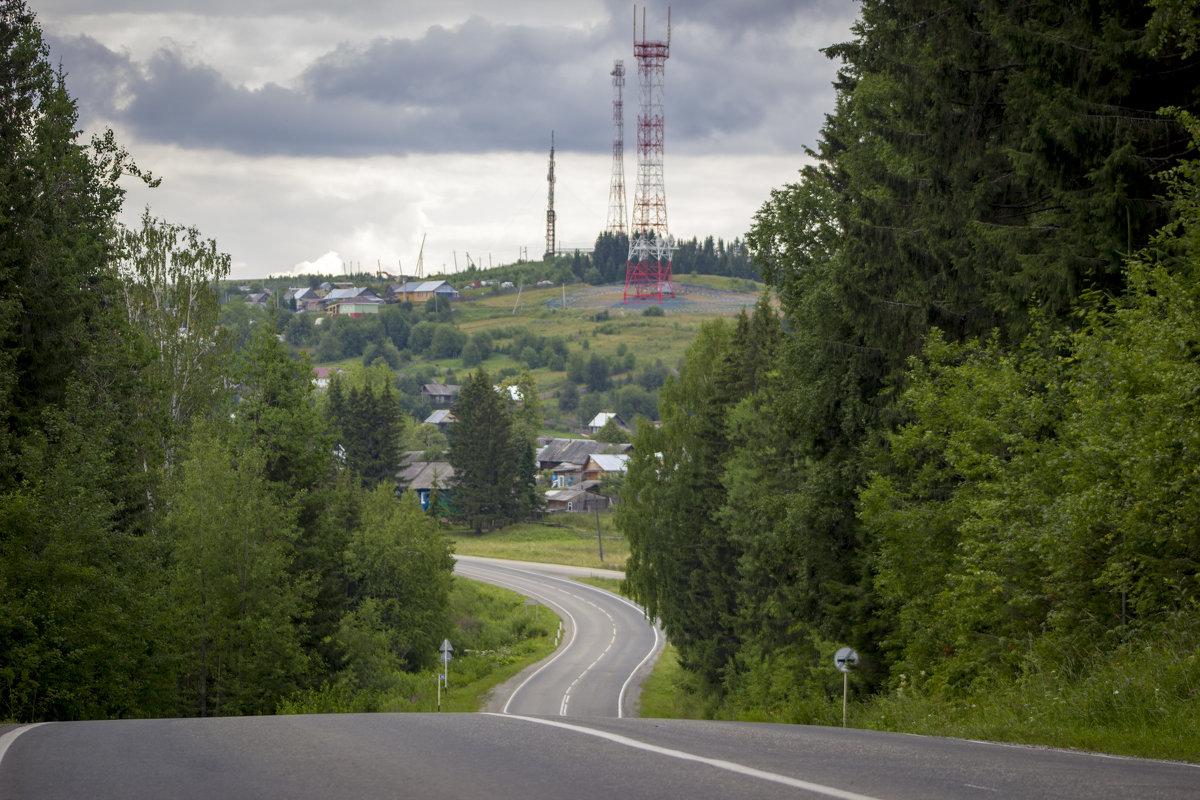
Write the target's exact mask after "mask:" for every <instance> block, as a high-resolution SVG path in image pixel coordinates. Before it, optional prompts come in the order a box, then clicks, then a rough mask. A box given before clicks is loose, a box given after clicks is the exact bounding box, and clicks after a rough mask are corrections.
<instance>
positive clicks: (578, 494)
mask: <svg viewBox="0 0 1200 800" xmlns="http://www.w3.org/2000/svg"><path fill="white" fill-rule="evenodd" d="M599 486H600V482H599V481H584V482H583V483H578V484H576V485H574V486H568V487H567V488H565V489H552V490H551V491H548V492H546V513H548V514H555V513H568V514H582V513H584V512H587V511H604V510H605V509H607V508H608V506H609V500H608V498H607V497H605V496H604V495H602V494H600V493H599Z"/></svg>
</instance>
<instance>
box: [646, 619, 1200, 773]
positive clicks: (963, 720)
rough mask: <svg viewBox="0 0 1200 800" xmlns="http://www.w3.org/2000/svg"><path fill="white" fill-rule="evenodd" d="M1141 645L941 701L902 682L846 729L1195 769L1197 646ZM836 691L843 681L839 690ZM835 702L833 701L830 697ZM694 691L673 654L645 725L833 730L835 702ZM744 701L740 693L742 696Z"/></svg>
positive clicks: (854, 711)
mask: <svg viewBox="0 0 1200 800" xmlns="http://www.w3.org/2000/svg"><path fill="white" fill-rule="evenodd" d="M1179 638H1180V641H1175V642H1165V641H1155V642H1151V643H1146V642H1140V643H1136V644H1129V645H1126V646H1123V647H1118V648H1116V649H1115V650H1110V651H1100V650H1095V651H1093V652H1091V653H1089V654H1085V655H1084V656H1083V657H1081V658H1079V659H1077V660H1076V661H1075V664H1074V667H1073V668H1072V669H1071V670H1069V671H1068V670H1064V669H1063V668H1061V667H1053V666H1049V665H1040V664H1037V663H1031V664H1029V665H1028V666H1027V668H1026V671H1025V673H1024V674H1023V675H1021V676H1020V677H1018V678H1017V679H1016V680H1010V681H1000V680H996V681H993V682H991V683H990V684H989V685H986V686H984V685H980V686H979V687H978V688H977V689H976V690H975V691H973V692H970V693H967V694H964V695H961V696H957V697H947V696H944V695H940V694H932V693H927V692H924V691H922V690H921V689H920V688H918V687H914V686H913V685H912V684H911V683H910V682H908V681H907V680H906V679H904V678H901V680H900V682H899V686H897V687H896V688H894V689H892V690H891V691H889V692H884V693H880V694H877V695H873V696H871V697H867V698H862V699H859V700H855V699H854V695H853V691H852V692H851V702H850V706H849V710H848V724H849V726H850V727H853V728H866V729H872V730H883V731H895V732H900V733H915V734H923V735H927V736H950V737H957V738H965V739H982V740H987V741H994V742H1011V743H1019V744H1028V745H1040V746H1045V747H1061V748H1068V749H1075V750H1085V751H1090V752H1100V753H1110V754H1114V755H1123V756H1132V757H1138V758H1156V759H1168V760H1174V761H1189V762H1193V763H1200V724H1197V721H1198V720H1200V649H1197V648H1196V646H1195V644H1194V642H1189V641H1185V640H1186V639H1188V637H1186V636H1182V635H1181V636H1180V637H1179ZM837 683H838V684H839V685H838V688H839V689H840V688H841V687H840V681H837ZM835 695H836V696H835ZM731 697H732V696H726V697H725V698H724V699H723V700H720V699H718V698H716V697H715V696H712V695H706V694H705V693H704V692H703V691H702V690H700V689H699V688H698V683H697V681H696V680H695V678H694V677H693V676H692V675H691V674H689V673H688V672H687V671H685V670H683V669H682V668H681V667H680V666H679V662H678V658H677V654H676V652H675V649H674V648H673V647H668V648H667V650H666V651H665V652H664V653H663V655H662V657H661V658H659V660H658V663H657V664H656V666H655V668H654V672H653V673H652V674H651V676H650V677H649V678H648V679H647V680H646V682H645V684H644V685H643V688H642V696H641V701H640V713H641V715H642V716H644V717H674V718H682V719H737V720H747V721H761V722H792V723H796V722H799V723H803V724H815V725H838V724H840V722H841V702H842V701H841V693H840V691H839V692H836V693H834V694H830V695H828V696H822V697H815V698H814V697H811V696H805V697H795V696H793V697H792V698H791V699H790V700H784V699H783V698H781V697H780V695H779V694H775V695H774V698H773V699H774V702H771V703H770V704H769V707H767V706H759V705H754V706H750V705H745V704H742V705H738V704H737V702H735V701H732V700H731ZM742 697H743V698H744V697H745V693H743V694H742Z"/></svg>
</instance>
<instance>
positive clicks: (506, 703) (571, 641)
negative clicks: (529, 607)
mask: <svg viewBox="0 0 1200 800" xmlns="http://www.w3.org/2000/svg"><path fill="white" fill-rule="evenodd" d="M484 571H485V572H486V568H485V570H484ZM515 571H516V572H524V570H515ZM460 574H462V577H464V578H468V579H470V575H468V574H465V573H460ZM526 574H533V575H537V573H526ZM538 577H545V576H541V575H539V576H538ZM474 580H482V579H480V578H475V579H474ZM483 582H484V583H490V581H487V580H484V581H483ZM492 585H493V586H495V585H497V584H492ZM503 588H505V589H511V590H512V591H515V592H520V593H521V594H527V593H528V592H527V591H526V590H525V589H524V588H521V587H517V586H513V585H512V584H508V585H507V586H503ZM539 596H540V597H541V600H542V602H543V603H545V604H546V605H548V606H552V607H554V608H556V609H558V610H559V611H561V612H562V613H564V614H566V615H567V619H569V620H570V621H571V638H570V639H569V640H567V642H566V643H565V644H563V646H562V647H560V648H559V649H558V652H556V653H555V654H554V656H553V657H552V658H550V660H548V661H546V662H545V663H543V664H542V665H541V666H540V667H538V668H537V669H536V670H534V671H533V672H532V673H530V674H529V676H528V677H526V678H525V680H523V681H521V685H520V686H518V687H517V688H515V689H513V690H512V692H511V693H510V694H509V695H508V699H507V700H505V701H504V708H502V709H500V713H501V714H508V707H509V706H510V705H511V704H512V701H513V698H514V697H516V696H517V694H519V693H520V691H521V690H522V689H524V688H525V684H527V683H529V682H530V681H531V680H533V679H534V678H536V677H537V676H538V675H540V674H541V672H542V670H544V669H546V668H547V667H549V666H550V665H551V664H553V663H554V662H555V661H558V659H559V658H561V657H562V655H563V654H564V653H566V652H567V650H569V649H570V648H571V645H572V644H574V643H575V635H576V633H577V632H578V630H579V626H578V625H577V624H576V623H575V617H574V616H572V614H571V612H570V611H567V609H565V608H563V607H562V606H560V605H559V604H558V603H556V602H554V601H553V600H551V599H549V598H548V597H546V596H545V595H544V594H539Z"/></svg>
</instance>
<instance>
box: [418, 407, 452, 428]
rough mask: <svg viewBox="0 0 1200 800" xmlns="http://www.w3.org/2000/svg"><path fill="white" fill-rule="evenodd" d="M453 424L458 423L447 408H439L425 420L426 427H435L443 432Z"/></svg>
mask: <svg viewBox="0 0 1200 800" xmlns="http://www.w3.org/2000/svg"><path fill="white" fill-rule="evenodd" d="M454 422H458V419H456V418H455V416H454V412H453V411H451V410H450V409H448V408H439V409H438V410H437V411H434V412H433V413H432V414H430V415H429V416H428V417H426V418H425V424H426V425H436V426H437V428H438V430H439V431H442V432H445V430H446V428H447V427H448V426H449V425H450V424H451V423H454Z"/></svg>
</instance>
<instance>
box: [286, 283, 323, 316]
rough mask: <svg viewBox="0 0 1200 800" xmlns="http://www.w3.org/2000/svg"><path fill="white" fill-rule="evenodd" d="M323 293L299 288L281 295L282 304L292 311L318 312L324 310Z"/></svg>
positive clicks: (303, 287)
mask: <svg viewBox="0 0 1200 800" xmlns="http://www.w3.org/2000/svg"><path fill="white" fill-rule="evenodd" d="M323 295H324V293H323V292H318V291H317V290H316V289H310V288H309V287H307V286H299V287H296V288H293V289H288V290H287V291H286V292H285V293H284V295H283V304H284V305H285V306H287V307H288V308H289V309H291V310H292V311H320V310H321V309H322V308H324V302H323Z"/></svg>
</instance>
